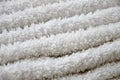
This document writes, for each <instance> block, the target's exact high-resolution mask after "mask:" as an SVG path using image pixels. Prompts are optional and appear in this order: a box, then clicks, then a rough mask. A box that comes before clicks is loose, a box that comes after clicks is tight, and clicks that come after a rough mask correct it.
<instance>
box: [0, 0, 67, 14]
mask: <svg viewBox="0 0 120 80" xmlns="http://www.w3.org/2000/svg"><path fill="white" fill-rule="evenodd" d="M61 1H68V0H11V1H7V2H4V3H2V4H1V5H0V15H2V14H10V13H13V12H16V11H19V10H21V11H22V10H24V9H27V8H30V7H36V6H42V5H47V4H52V3H55V2H61Z"/></svg>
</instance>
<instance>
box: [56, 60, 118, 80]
mask: <svg viewBox="0 0 120 80" xmlns="http://www.w3.org/2000/svg"><path fill="white" fill-rule="evenodd" d="M119 75H120V62H118V63H114V62H113V63H110V64H106V65H104V66H102V67H99V68H97V69H95V70H93V71H90V72H88V73H85V74H83V75H73V76H67V77H63V78H60V79H56V80H112V79H110V78H113V77H117V76H119ZM115 80H119V79H115Z"/></svg>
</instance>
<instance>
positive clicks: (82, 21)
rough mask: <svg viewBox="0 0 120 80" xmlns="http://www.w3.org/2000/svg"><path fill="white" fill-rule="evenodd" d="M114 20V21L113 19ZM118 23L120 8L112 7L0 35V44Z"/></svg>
mask: <svg viewBox="0 0 120 80" xmlns="http://www.w3.org/2000/svg"><path fill="white" fill-rule="evenodd" d="M113 18H114V19H113ZM118 21H120V7H113V8H109V9H104V10H98V11H96V12H95V13H93V14H92V13H89V14H87V15H81V16H74V17H71V18H64V19H55V20H52V21H49V22H47V23H43V24H33V25H31V26H30V27H25V29H23V30H22V29H19V28H18V29H17V30H14V31H10V32H5V31H4V32H3V33H2V34H0V43H1V44H8V43H14V42H17V41H20V42H23V41H26V40H29V39H33V38H38V39H39V38H41V37H42V36H49V35H53V34H54V35H56V34H58V33H65V32H71V31H76V30H78V29H87V28H89V27H96V26H98V25H103V24H108V23H115V22H118Z"/></svg>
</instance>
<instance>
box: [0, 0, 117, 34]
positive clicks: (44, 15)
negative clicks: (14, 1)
mask: <svg viewBox="0 0 120 80" xmlns="http://www.w3.org/2000/svg"><path fill="white" fill-rule="evenodd" d="M117 4H118V0H80V1H79V0H74V1H73V0H72V1H67V2H60V3H54V4H49V5H46V6H38V7H35V8H29V9H26V10H24V11H19V12H16V13H13V14H10V15H3V16H0V32H2V30H4V29H8V30H9V29H11V28H16V27H23V26H24V25H30V24H32V23H39V22H46V21H48V20H50V19H54V18H59V17H61V18H64V17H70V16H74V15H76V14H78V15H80V14H82V13H85V14H86V13H88V12H93V11H95V10H97V9H105V8H108V7H113V6H117Z"/></svg>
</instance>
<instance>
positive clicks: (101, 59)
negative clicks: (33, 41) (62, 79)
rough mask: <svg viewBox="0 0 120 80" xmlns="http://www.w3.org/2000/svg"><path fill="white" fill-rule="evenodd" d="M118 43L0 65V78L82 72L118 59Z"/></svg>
mask: <svg viewBox="0 0 120 80" xmlns="http://www.w3.org/2000/svg"><path fill="white" fill-rule="evenodd" d="M119 43H120V39H118V40H116V41H114V42H111V43H106V44H104V45H102V46H100V47H97V48H92V49H89V50H87V51H85V52H77V53H73V54H72V55H70V56H65V57H62V58H58V59H51V58H50V59H45V60H41V61H39V60H35V61H33V60H24V61H21V62H17V63H14V64H10V65H7V66H1V67H0V72H1V73H0V80H36V79H40V80H44V79H46V78H48V79H51V78H54V77H55V76H56V77H57V76H63V75H67V74H70V73H77V72H84V71H85V70H88V69H92V68H95V67H98V66H100V65H101V64H104V63H107V62H111V61H116V60H120V44H119ZM115 67H118V68H120V65H118V64H117V65H116V66H115ZM115 73H116V72H115ZM93 74H95V73H93ZM116 74H117V75H118V74H120V71H119V70H118V71H117V73H116ZM103 78H104V77H103ZM98 79H99V77H98Z"/></svg>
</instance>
